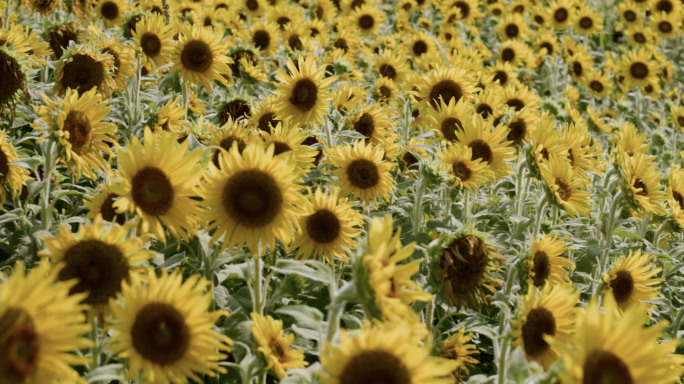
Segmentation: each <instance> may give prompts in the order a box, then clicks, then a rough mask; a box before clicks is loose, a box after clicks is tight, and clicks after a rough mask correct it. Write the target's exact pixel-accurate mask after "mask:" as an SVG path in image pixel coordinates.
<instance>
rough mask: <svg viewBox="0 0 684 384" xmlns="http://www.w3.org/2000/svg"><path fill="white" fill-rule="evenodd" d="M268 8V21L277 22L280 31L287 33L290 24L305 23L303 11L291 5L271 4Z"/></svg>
mask: <svg viewBox="0 0 684 384" xmlns="http://www.w3.org/2000/svg"><path fill="white" fill-rule="evenodd" d="M271 5H272V7H269V8H268V15H267V19H268V20H271V21H272V22H275V23H276V24H278V26H279V27H280V31H281V32H283V31H285V28H287V25H288V24H301V23H302V22H303V21H304V14H303V11H304V10H303V9H302V8H300V7H298V6H296V5H290V4H277V3H274V4H271Z"/></svg>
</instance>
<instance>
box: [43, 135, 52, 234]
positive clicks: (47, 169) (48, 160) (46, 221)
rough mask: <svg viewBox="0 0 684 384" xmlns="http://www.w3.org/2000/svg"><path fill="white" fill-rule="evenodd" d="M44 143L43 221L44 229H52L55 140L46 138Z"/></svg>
mask: <svg viewBox="0 0 684 384" xmlns="http://www.w3.org/2000/svg"><path fill="white" fill-rule="evenodd" d="M43 143H44V145H43V157H44V158H45V163H44V164H43V189H42V191H41V209H42V217H41V218H42V221H43V229H44V230H48V229H50V224H51V219H52V212H51V209H50V175H51V174H52V168H53V166H54V162H55V159H54V157H53V155H54V153H53V152H54V149H55V146H54V142H53V141H51V140H49V139H48V140H45V141H44V142H43Z"/></svg>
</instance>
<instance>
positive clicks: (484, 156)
mask: <svg viewBox="0 0 684 384" xmlns="http://www.w3.org/2000/svg"><path fill="white" fill-rule="evenodd" d="M468 146H469V147H470V148H471V149H472V151H473V160H477V159H480V160H482V161H483V162H485V163H491V162H492V160H494V153H493V152H492V148H491V147H490V146H489V144H488V143H487V142H486V141H484V140H481V139H477V140H473V141H471V142H470V143H468Z"/></svg>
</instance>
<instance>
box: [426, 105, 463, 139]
mask: <svg viewBox="0 0 684 384" xmlns="http://www.w3.org/2000/svg"><path fill="white" fill-rule="evenodd" d="M472 114H473V106H472V104H471V103H470V102H468V101H465V100H463V99H461V100H459V101H458V102H457V101H456V100H455V99H454V98H452V99H451V100H450V101H449V102H448V103H447V102H446V101H445V100H443V99H440V100H439V103H438V105H437V107H436V108H429V109H428V110H427V116H426V117H427V120H428V122H429V123H430V126H431V127H432V129H433V130H434V131H435V132H437V135H438V136H439V137H440V138H441V139H442V140H443V141H445V142H447V143H455V142H457V141H458V138H457V137H456V133H457V132H459V131H463V124H464V122H465V121H466V120H468V118H470V117H471V116H472Z"/></svg>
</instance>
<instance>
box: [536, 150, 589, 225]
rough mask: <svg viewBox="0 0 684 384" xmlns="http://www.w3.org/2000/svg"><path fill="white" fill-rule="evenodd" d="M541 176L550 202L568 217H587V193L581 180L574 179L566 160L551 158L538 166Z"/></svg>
mask: <svg viewBox="0 0 684 384" xmlns="http://www.w3.org/2000/svg"><path fill="white" fill-rule="evenodd" d="M540 171H541V175H542V177H543V178H544V181H545V182H546V187H547V190H548V192H549V193H550V196H551V197H552V201H553V202H554V203H556V204H558V205H560V206H561V207H563V209H565V211H566V212H567V213H568V214H569V215H570V216H575V215H582V216H587V215H588V214H589V211H590V210H591V198H590V196H591V195H590V194H589V192H587V191H586V190H585V189H584V182H583V181H582V179H580V178H577V177H575V175H574V172H573V170H572V166H571V165H570V161H569V160H568V159H567V158H562V157H560V156H551V157H550V158H549V160H548V162H543V163H541V164H540Z"/></svg>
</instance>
